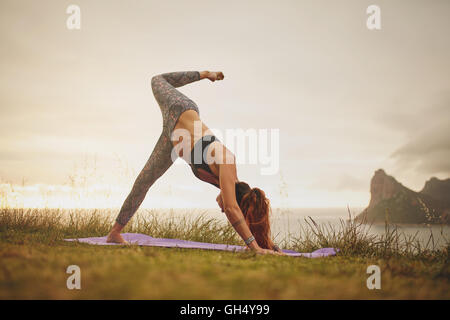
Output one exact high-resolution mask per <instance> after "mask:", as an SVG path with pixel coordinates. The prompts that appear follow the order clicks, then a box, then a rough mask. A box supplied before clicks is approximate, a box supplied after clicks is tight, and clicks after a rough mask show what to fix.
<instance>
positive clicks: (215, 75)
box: [200, 71, 225, 82]
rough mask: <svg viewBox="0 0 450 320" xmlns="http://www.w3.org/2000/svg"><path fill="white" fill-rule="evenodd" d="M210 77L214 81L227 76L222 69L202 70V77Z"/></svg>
mask: <svg viewBox="0 0 450 320" xmlns="http://www.w3.org/2000/svg"><path fill="white" fill-rule="evenodd" d="M204 78H208V79H209V80H210V81H212V82H214V81H216V80H223V78H225V76H224V75H223V73H222V71H214V72H213V71H202V72H200V79H204Z"/></svg>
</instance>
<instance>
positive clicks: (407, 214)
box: [356, 169, 450, 224]
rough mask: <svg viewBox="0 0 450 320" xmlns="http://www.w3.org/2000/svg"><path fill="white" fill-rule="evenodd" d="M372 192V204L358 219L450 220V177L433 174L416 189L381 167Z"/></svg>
mask: <svg viewBox="0 0 450 320" xmlns="http://www.w3.org/2000/svg"><path fill="white" fill-rule="evenodd" d="M370 195H371V197H370V203H369V206H368V207H367V208H366V209H364V211H363V212H361V213H360V214H359V215H358V216H357V217H356V219H357V220H359V221H361V220H362V221H364V222H368V223H371V222H375V223H377V222H385V221H388V222H390V223H405V224H439V223H444V224H450V179H446V180H439V179H437V178H435V177H433V178H431V179H430V180H428V181H427V182H426V183H425V186H424V187H423V189H422V190H421V191H420V192H415V191H413V190H411V189H408V188H407V187H405V186H403V185H402V184H401V183H399V182H398V181H397V180H395V178H394V177H392V176H389V175H387V174H386V173H385V172H384V170H383V169H379V170H377V171H375V174H374V176H373V177H372V180H371V183H370Z"/></svg>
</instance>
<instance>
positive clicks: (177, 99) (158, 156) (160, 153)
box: [116, 71, 200, 226]
mask: <svg viewBox="0 0 450 320" xmlns="http://www.w3.org/2000/svg"><path fill="white" fill-rule="evenodd" d="M198 80H200V73H199V72H198V71H181V72H171V73H164V74H160V75H157V76H154V77H153V78H152V91H153V95H154V96H155V99H156V101H157V102H158V104H159V108H160V109H161V113H162V116H163V130H162V133H161V136H160V137H159V139H158V142H157V143H156V146H155V148H154V149H153V152H152V153H151V155H150V158H148V160H147V163H146V164H145V165H144V168H142V170H141V172H140V173H139V175H138V176H137V178H136V181H135V182H134V185H133V188H132V189H131V192H130V193H129V195H128V197H127V198H126V199H125V202H124V203H123V205H122V208H121V209H120V212H119V215H118V216H117V218H116V221H117V222H118V223H119V224H120V225H122V226H125V225H126V224H127V222H128V221H129V220H130V219H131V217H132V216H133V215H134V213H135V212H136V211H137V209H138V208H139V206H140V205H141V203H142V201H144V198H145V196H146V194H147V192H148V190H149V189H150V187H151V186H152V185H153V184H154V183H155V181H156V180H157V179H158V178H159V177H161V176H162V175H163V174H164V172H166V171H167V169H169V167H170V166H171V165H172V163H173V162H172V157H171V153H172V148H173V145H172V142H171V139H170V136H171V134H172V130H173V128H174V127H175V124H176V122H177V120H178V118H179V117H180V115H181V114H182V113H183V112H184V111H186V110H195V111H197V113H200V112H199V110H198V107H197V105H196V104H195V102H194V101H192V100H191V99H189V98H188V97H186V96H185V95H184V94H182V93H181V92H180V91H178V90H176V89H175V88H177V87H181V86H184V85H185V84H188V83H191V82H194V81H198Z"/></svg>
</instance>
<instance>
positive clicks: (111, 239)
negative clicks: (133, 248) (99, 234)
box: [106, 231, 130, 244]
mask: <svg viewBox="0 0 450 320" xmlns="http://www.w3.org/2000/svg"><path fill="white" fill-rule="evenodd" d="M106 242H108V243H120V244H130V243H129V242H128V241H126V240H125V239H124V238H123V237H122V235H121V234H120V233H118V232H112V231H111V232H110V233H109V234H108V237H107V238H106Z"/></svg>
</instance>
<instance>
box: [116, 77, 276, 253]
mask: <svg viewBox="0 0 450 320" xmlns="http://www.w3.org/2000/svg"><path fill="white" fill-rule="evenodd" d="M205 78H207V79H209V80H210V81H212V82H214V81H216V80H223V78H224V75H223V73H222V72H209V71H202V72H198V71H184V72H171V73H164V74H160V75H157V76H154V77H153V78H152V81H151V85H152V90H153V94H154V96H155V98H156V101H157V102H158V104H159V107H160V109H161V112H162V115H163V130H162V133H161V136H160V137H159V140H158V142H157V143H156V146H155V148H154V150H153V152H152V154H151V155H150V158H149V159H148V160H147V163H146V164H145V166H144V168H143V169H142V171H141V172H140V173H139V175H138V177H137V178H136V181H135V183H134V185H133V188H132V190H131V192H130V194H129V195H128V197H127V198H126V200H125V202H124V203H123V205H122V208H121V210H120V212H119V215H118V217H117V219H116V222H115V224H114V226H113V227H112V229H111V231H110V233H109V234H108V238H107V241H108V242H115V243H126V241H125V240H124V239H123V238H122V236H121V235H120V231H121V230H122V229H123V227H124V226H125V225H126V223H127V222H128V221H129V220H130V219H131V217H132V216H133V214H134V213H135V212H136V211H137V209H138V208H139V206H140V205H141V203H142V201H143V200H144V198H145V195H146V194H147V191H148V190H149V188H150V187H151V186H152V185H153V183H154V182H155V181H156V180H157V179H158V178H159V177H161V176H162V175H163V174H164V172H166V170H167V169H168V168H169V167H170V166H171V165H172V163H173V162H174V161H175V160H176V158H177V157H178V156H180V157H183V159H185V160H186V161H187V162H188V164H189V165H190V166H191V169H192V171H193V173H194V174H195V176H197V177H198V178H199V179H200V180H202V181H205V182H208V183H211V184H213V185H214V186H216V187H217V188H219V189H220V193H219V195H218V196H217V198H216V201H217V203H218V205H219V207H220V208H221V210H222V212H224V213H225V215H226V216H227V218H228V220H229V221H230V223H231V224H232V226H233V227H234V229H235V230H236V232H237V233H238V234H239V235H240V236H241V237H242V239H243V240H244V242H245V243H246V245H247V246H248V248H249V249H251V250H254V251H255V252H256V253H260V254H267V253H270V254H283V253H282V252H281V250H280V249H279V248H278V247H276V246H275V245H274V244H273V242H272V240H271V239H270V223H269V211H270V205H269V200H268V199H267V198H266V196H265V194H264V191H262V190H261V189H258V188H253V189H252V188H250V186H249V185H248V184H247V183H245V182H241V181H239V180H238V178H237V173H236V164H235V158H234V155H233V154H232V153H231V152H230V151H229V150H228V149H227V148H226V147H225V146H224V145H223V144H221V143H220V141H219V140H218V139H216V138H215V136H214V135H211V134H210V132H211V131H210V130H209V128H208V127H207V126H206V125H205V124H204V123H203V122H201V120H200V117H199V110H198V107H197V105H196V104H195V102H194V101H192V100H190V99H189V98H188V97H186V96H185V95H184V94H182V93H181V92H179V91H178V90H176V89H175V88H177V87H181V86H183V85H186V84H188V83H191V82H194V81H198V80H202V79H205ZM199 128H201V130H199ZM200 132H201V137H200V136H199V133H200ZM186 150H187V152H186ZM199 155H200V156H199ZM203 155H205V156H203Z"/></svg>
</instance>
